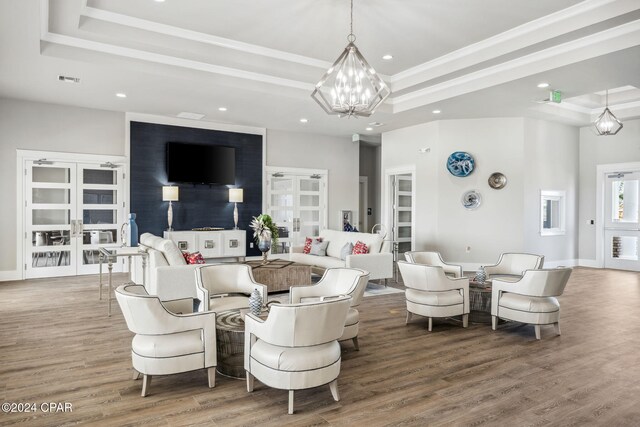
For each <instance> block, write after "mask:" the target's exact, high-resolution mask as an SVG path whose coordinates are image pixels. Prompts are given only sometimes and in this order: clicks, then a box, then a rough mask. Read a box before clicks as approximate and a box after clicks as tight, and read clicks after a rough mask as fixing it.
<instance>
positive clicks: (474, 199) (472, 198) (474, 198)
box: [462, 190, 482, 210]
mask: <svg viewBox="0 0 640 427" xmlns="http://www.w3.org/2000/svg"><path fill="white" fill-rule="evenodd" d="M481 203H482V196H480V193H478V192H477V191H476V190H469V191H467V192H466V193H464V194H463V195H462V206H464V208H465V209H469V210H472V209H477V208H478V207H479V206H480V204H481Z"/></svg>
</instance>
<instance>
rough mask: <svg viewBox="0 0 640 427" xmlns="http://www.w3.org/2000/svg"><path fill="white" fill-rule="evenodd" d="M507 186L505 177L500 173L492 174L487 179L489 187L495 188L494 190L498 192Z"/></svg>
mask: <svg viewBox="0 0 640 427" xmlns="http://www.w3.org/2000/svg"><path fill="white" fill-rule="evenodd" d="M505 185H507V177H506V176H504V174H501V173H500V172H495V173H492V174H491V176H490V177H489V187H491V188H495V189H496V190H500V189H502V188H504V186H505Z"/></svg>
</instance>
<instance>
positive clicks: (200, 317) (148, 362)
mask: <svg viewBox="0 0 640 427" xmlns="http://www.w3.org/2000/svg"><path fill="white" fill-rule="evenodd" d="M116 298H117V299H118V304H119V305H120V308H121V309H122V314H123V315H124V318H125V320H126V322H127V327H128V328H129V330H130V331H131V332H133V333H134V334H136V335H135V337H133V341H132V342H131V361H132V364H133V369H135V371H136V372H135V375H134V379H137V378H138V377H139V374H138V373H140V374H143V375H144V379H143V382H142V397H145V396H146V395H147V391H148V389H149V384H150V383H151V377H152V376H153V375H169V374H176V373H180V372H187V371H193V370H196V369H205V368H206V369H207V375H208V379H209V387H214V386H215V379H216V377H215V375H216V369H215V367H216V364H217V358H216V314H215V313H212V312H209V313H191V314H183V315H177V314H173V313H171V312H170V311H168V310H167V309H166V308H165V307H164V306H163V305H162V302H161V301H160V299H158V297H156V296H153V295H147V293H146V291H145V289H144V287H143V286H141V285H122V286H120V287H118V288H117V289H116Z"/></svg>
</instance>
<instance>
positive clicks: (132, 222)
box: [129, 213, 138, 247]
mask: <svg viewBox="0 0 640 427" xmlns="http://www.w3.org/2000/svg"><path fill="white" fill-rule="evenodd" d="M129 246H131V247H134V246H138V224H136V214H134V213H130V214H129Z"/></svg>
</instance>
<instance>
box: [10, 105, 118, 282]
mask: <svg viewBox="0 0 640 427" xmlns="http://www.w3.org/2000/svg"><path fill="white" fill-rule="evenodd" d="M0 137H1V138H2V142H1V143H0V194H2V195H3V203H2V207H0V241H2V242H5V244H3V245H0V279H2V278H3V277H5V276H7V274H3V272H4V273H6V272H12V271H13V272H15V269H16V260H17V258H18V256H17V254H16V253H15V250H14V249H13V247H14V242H15V239H16V224H17V221H16V212H17V206H16V203H17V202H16V201H17V194H16V149H24V150H42V151H61V152H71V153H89V154H109V155H124V114H123V113H115V112H110V111H102V110H91V109H86V108H76V107H65V106H60V105H53V104H43V103H38V102H29V101H20V100H13V99H0ZM7 242H8V243H7Z"/></svg>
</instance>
